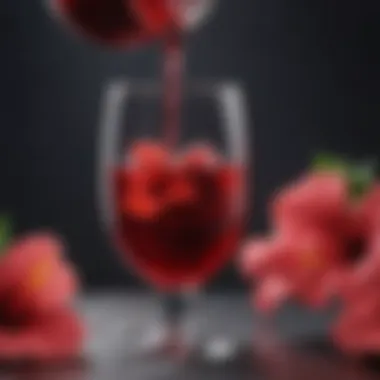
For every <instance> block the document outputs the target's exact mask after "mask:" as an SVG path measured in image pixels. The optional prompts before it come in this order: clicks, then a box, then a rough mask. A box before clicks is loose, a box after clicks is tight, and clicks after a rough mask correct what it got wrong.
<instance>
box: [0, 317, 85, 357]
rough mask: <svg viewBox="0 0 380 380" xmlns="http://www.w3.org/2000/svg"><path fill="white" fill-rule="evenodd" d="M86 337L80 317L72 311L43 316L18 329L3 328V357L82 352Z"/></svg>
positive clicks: (0, 343)
mask: <svg viewBox="0 0 380 380" xmlns="http://www.w3.org/2000/svg"><path fill="white" fill-rule="evenodd" d="M83 338H84V330H83V325H82V323H81V321H80V320H79V319H78V317H77V316H76V315H75V314H74V313H73V312H71V311H67V310H61V312H60V313H59V314H56V315H52V316H50V318H49V319H46V318H45V319H43V320H41V321H40V322H39V324H35V325H34V326H32V327H28V326H25V328H24V329H20V330H19V331H6V330H4V329H3V330H0V359H2V360H20V359H28V360H48V359H67V358H70V357H73V356H76V355H78V354H79V353H80V351H81V348H82V344H83Z"/></svg>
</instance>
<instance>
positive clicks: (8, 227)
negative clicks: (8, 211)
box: [0, 215, 13, 256]
mask: <svg viewBox="0 0 380 380" xmlns="http://www.w3.org/2000/svg"><path fill="white" fill-rule="evenodd" d="M12 227H13V224H12V220H11V218H10V217H9V216H8V215H1V216H0V256H2V255H3V254H4V251H5V248H6V247H7V245H8V244H9V242H10V240H11V238H12V232H13V228H12Z"/></svg>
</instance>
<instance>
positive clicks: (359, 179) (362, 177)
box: [347, 161, 377, 199]
mask: <svg viewBox="0 0 380 380" xmlns="http://www.w3.org/2000/svg"><path fill="white" fill-rule="evenodd" d="M376 172H377V162H376V161H367V162H360V163H355V164H352V165H351V166H350V167H349V170H348V173H347V177H348V180H349V187H350V195H351V197H352V198H354V199H357V198H360V197H361V196H362V195H363V194H365V193H366V192H367V191H368V189H369V188H370V186H371V185H372V183H373V182H374V181H375V179H376Z"/></svg>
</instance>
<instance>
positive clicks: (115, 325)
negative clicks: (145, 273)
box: [0, 293, 380, 380]
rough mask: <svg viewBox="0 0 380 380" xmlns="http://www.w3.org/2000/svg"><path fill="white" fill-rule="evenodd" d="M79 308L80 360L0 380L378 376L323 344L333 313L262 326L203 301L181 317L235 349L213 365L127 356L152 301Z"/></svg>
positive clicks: (290, 315) (1, 370) (91, 299)
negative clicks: (84, 326)
mask: <svg viewBox="0 0 380 380" xmlns="http://www.w3.org/2000/svg"><path fill="white" fill-rule="evenodd" d="M78 309H79V311H80V312H81V313H83V315H84V316H85V318H86V321H87V323H88V340H87V344H86V347H85V353H84V356H83V358H78V360H74V361H71V362H69V363H51V364H50V365H39V366H38V365H33V366H32V365H30V364H24V365H22V366H20V365H18V366H10V365H0V380H16V379H17V380H45V379H46V380H123V379H128V380H151V379H154V380H163V379H165V380H166V379H168V380H181V379H183V380H187V379H189V380H193V379H196V380H203V379H205V380H206V379H207V380H213V379H218V380H224V379H226V380H227V379H239V380H245V379H250V380H254V379H268V380H272V379H273V380H303V379H307V380H314V379H315V380H330V379H331V380H339V379H342V380H366V379H368V380H369V379H377V378H380V370H379V369H377V368H374V367H373V366H371V367H370V366H368V365H365V364H364V363H359V362H353V361H350V360H348V359H347V358H344V357H342V356H341V355H339V353H337V352H335V350H334V349H333V348H332V347H330V346H329V345H328V343H327V342H326V341H325V340H324V336H325V331H326V327H327V326H328V323H329V322H330V321H331V320H332V318H333V316H334V311H332V310H329V311H326V312H324V313H321V314H318V315H317V314H311V313H310V314H308V313H305V312H302V311H301V310H299V309H296V308H295V307H291V306H288V307H285V308H284V310H283V311H282V312H281V313H279V315H278V316H277V317H276V318H275V320H273V321H271V323H270V324H268V323H265V322H263V321H262V319H261V318H260V317H259V316H258V315H255V313H253V312H252V310H250V308H249V303H248V301H247V299H245V298H244V297H243V296H237V295H224V296H208V297H203V298H202V299H201V300H198V301H196V302H195V304H193V305H192V308H191V309H190V310H189V313H188V315H187V316H186V320H185V323H184V326H185V331H187V333H188V334H189V336H190V335H193V336H196V339H199V341H201V340H202V339H203V340H204V341H207V340H208V339H212V338H215V337H217V336H220V335H221V334H224V335H225V336H228V337H233V338H234V339H236V340H238V341H239V342H240V343H241V346H240V347H239V349H238V350H237V351H236V355H235V356H234V357H233V358H231V359H230V360H226V361H223V362H216V363H213V362H212V361H210V360H204V358H201V357H199V356H197V355H194V356H191V355H190V356H189V357H188V358H187V359H186V360H184V361H176V360H168V359H163V358H158V357H154V358H153V357H152V358H150V359H147V358H146V357H145V358H144V359H143V358H139V357H136V356H134V355H132V352H134V348H135V344H136V342H138V341H140V340H141V334H142V333H143V332H144V331H147V329H148V328H149V326H152V325H153V324H154V323H155V322H154V321H156V320H157V317H158V315H159V314H158V313H159V308H158V301H157V300H155V299H154V298H149V297H146V296H139V295H125V294H121V293H119V294H103V295H92V296H88V297H86V298H85V299H83V300H81V301H80V302H78ZM269 326H275V327H276V329H275V330H274V329H273V328H272V327H269ZM196 331H202V335H198V334H197V333H195V332H196ZM274 331H276V333H275V332H274ZM200 337H201V338H202V339H201V338H200ZM280 337H281V338H280ZM372 364H373V363H372Z"/></svg>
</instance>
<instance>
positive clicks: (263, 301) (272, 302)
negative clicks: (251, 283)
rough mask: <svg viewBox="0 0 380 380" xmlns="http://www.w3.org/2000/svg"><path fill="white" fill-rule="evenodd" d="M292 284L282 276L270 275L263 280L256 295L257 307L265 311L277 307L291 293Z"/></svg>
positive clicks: (269, 311)
mask: <svg viewBox="0 0 380 380" xmlns="http://www.w3.org/2000/svg"><path fill="white" fill-rule="evenodd" d="M291 291H292V289H291V286H290V284H289V283H287V282H286V281H285V280H284V279H282V278H280V277H275V276H272V277H269V278H266V279H265V280H264V281H263V282H261V283H260V284H259V286H258V289H257V291H256V295H255V305H256V307H257V308H258V309H259V310H260V311H262V312H265V313H271V312H273V311H274V310H275V309H277V308H278V307H279V306H281V304H282V303H283V302H284V301H285V300H286V298H287V297H289V295H290V294H291Z"/></svg>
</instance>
